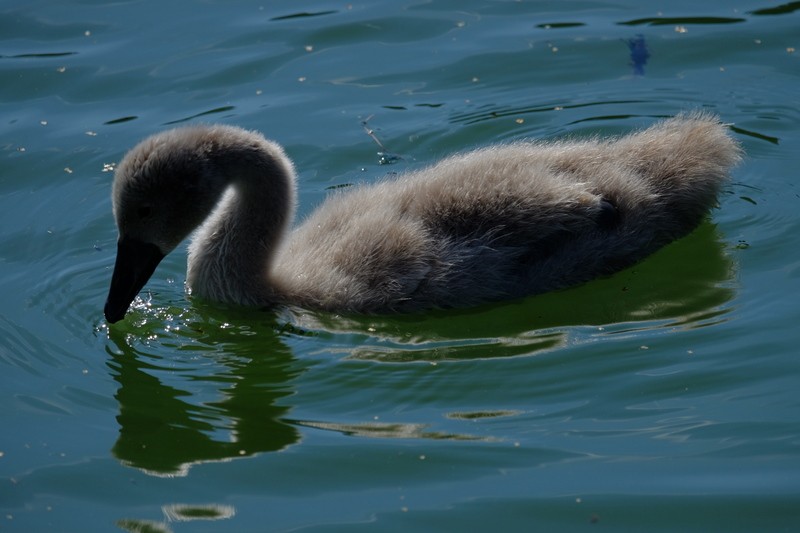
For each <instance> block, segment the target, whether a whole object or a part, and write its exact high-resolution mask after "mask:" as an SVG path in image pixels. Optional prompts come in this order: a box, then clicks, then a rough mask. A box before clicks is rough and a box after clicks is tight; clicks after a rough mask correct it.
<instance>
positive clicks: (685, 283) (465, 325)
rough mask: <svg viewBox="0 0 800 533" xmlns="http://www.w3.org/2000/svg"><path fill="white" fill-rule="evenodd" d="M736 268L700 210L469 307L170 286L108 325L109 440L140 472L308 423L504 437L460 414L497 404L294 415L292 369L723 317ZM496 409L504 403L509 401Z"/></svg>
mask: <svg viewBox="0 0 800 533" xmlns="http://www.w3.org/2000/svg"><path fill="white" fill-rule="evenodd" d="M687 257H690V258H692V261H691V262H687V261H686V258H687ZM734 279H735V264H734V263H733V261H732V260H731V258H730V256H729V253H728V252H727V251H726V246H725V244H724V243H723V242H722V241H721V238H720V235H719V234H718V232H717V230H716V229H715V228H714V226H713V225H712V224H710V223H704V224H702V225H701V226H700V227H699V228H698V229H697V231H695V232H693V233H692V234H691V235H689V236H688V237H687V238H685V239H682V240H680V241H677V242H675V243H673V244H672V245H670V246H667V247H666V248H664V249H663V250H661V251H660V252H659V253H657V254H655V255H654V256H653V257H651V258H649V259H648V260H646V261H644V262H642V263H640V264H638V265H636V266H635V267H632V268H630V269H627V270H625V271H622V272H620V273H618V274H616V275H613V276H611V277H608V278H604V279H600V280H596V281H593V282H591V283H588V284H586V285H583V286H581V287H577V288H573V289H569V290H565V291H559V292H556V293H550V294H545V295H539V296H535V297H529V298H525V299H521V300H517V301H513V302H507V303H500V304H495V305H490V306H483V307H478V308H474V309H469V310H461V311H447V312H445V311H440V312H434V313H431V312H427V313H425V314H420V315H398V316H380V317H376V316H362V315H341V314H331V313H309V312H307V311H305V310H302V309H292V310H290V311H288V312H280V313H276V312H275V311H274V310H247V309H241V308H235V307H234V308H223V309H221V308H219V307H218V306H216V305H212V304H203V303H202V302H193V303H192V304H191V305H190V306H189V307H188V308H181V307H179V306H180V305H186V304H185V302H184V301H182V300H181V296H182V295H181V294H178V291H177V290H176V294H175V295H174V299H175V301H176V302H178V303H179V306H178V307H168V308H166V309H165V308H159V307H158V306H153V307H144V306H142V307H136V306H135V307H134V309H133V310H132V311H131V315H132V316H131V317H130V320H129V321H126V323H124V324H120V326H117V327H113V328H109V329H108V330H107V331H108V339H109V343H108V345H107V351H108V353H109V354H110V355H111V359H110V361H109V363H108V365H109V368H110V371H111V375H112V377H113V379H114V380H116V381H117V382H118V384H119V389H118V391H117V393H116V399H117V401H118V403H119V416H118V417H117V421H118V423H119V426H120V429H119V437H118V439H117V442H116V444H115V445H114V447H113V450H112V451H113V453H114V455H115V457H117V458H118V459H119V460H120V461H121V462H122V463H123V464H125V465H128V466H131V467H134V468H137V469H140V470H141V471H143V472H146V473H148V474H151V475H158V476H184V475H187V474H188V472H189V470H190V469H191V467H192V465H197V464H201V463H207V462H219V461H230V460H234V459H240V460H248V459H250V458H253V457H254V456H256V455H259V454H263V453H268V452H275V451H280V450H284V449H286V448H288V447H290V446H293V445H297V444H298V443H300V441H301V436H302V434H303V433H304V432H306V431H316V430H323V431H335V432H338V433H340V434H343V435H350V436H352V437H371V438H390V439H400V438H415V439H448V440H459V441H475V440H486V439H489V440H492V441H495V440H502V439H503V437H504V436H503V435H486V434H481V435H480V437H476V436H475V435H474V434H473V433H472V432H471V430H470V428H471V427H473V426H470V425H469V421H470V420H474V419H475V418H476V417H481V416H484V415H486V416H489V415H487V413H494V412H495V411H497V409H496V408H495V407H491V408H489V407H488V406H487V409H485V410H482V409H478V410H477V411H469V412H464V411H463V410H462V409H461V408H460V407H459V406H453V407H452V408H451V409H449V410H448V412H447V413H443V418H442V426H441V427H438V426H437V423H431V421H430V420H400V421H390V420H381V421H380V422H376V421H374V420H370V421H368V422H365V423H358V422H355V423H354V422H353V421H352V419H351V418H347V417H344V416H343V417H342V419H340V420H337V419H335V418H334V419H330V418H329V417H327V416H325V415H323V416H319V417H313V416H311V417H308V416H306V417H303V418H302V419H301V418H300V417H297V416H292V413H291V411H292V407H293V403H292V402H293V398H295V397H296V394H297V392H298V384H297V382H298V380H299V378H301V377H302V376H303V375H304V373H305V372H307V371H308V370H309V368H311V367H312V366H313V365H314V364H315V362H316V361H317V359H315V358H317V357H323V358H325V359H329V358H330V359H332V360H333V361H336V360H337V359H338V360H340V361H344V360H345V359H362V360H363V359H369V360H372V361H377V362H382V363H396V364H404V363H418V362H421V361H427V362H431V363H440V362H441V363H447V362H450V363H451V364H458V363H459V362H460V361H470V360H474V359H493V358H503V357H529V356H534V355H538V356H541V355H544V354H548V358H550V357H555V356H557V354H559V353H561V351H563V350H568V349H569V348H570V347H571V346H574V345H575V344H576V343H580V342H584V341H585V342H590V341H592V340H594V339H596V338H597V337H598V336H604V337H605V338H606V339H608V340H609V342H611V341H613V339H614V338H615V336H617V335H620V334H622V336H624V335H630V334H635V333H636V332H638V331H641V332H643V333H644V334H645V335H646V334H647V331H648V330H653V329H658V328H663V329H670V330H673V329H676V328H677V329H688V328H698V327H705V326H708V325H713V324H715V323H718V322H720V321H724V320H726V315H727V313H728V311H730V309H731V308H730V302H731V300H732V299H733V297H734V295H735V287H733V285H732V280H734ZM176 310H177V311H176ZM292 345H294V346H297V347H298V348H297V349H300V348H299V347H301V346H302V347H303V350H304V351H305V352H308V350H309V345H313V346H314V348H313V350H311V351H313V352H314V353H316V354H317V355H315V356H314V358H309V357H308V353H306V355H304V356H303V357H295V356H294V354H293V353H292V348H291V346H292ZM298 355H300V354H299V353H298ZM334 364H336V363H335V362H334ZM532 364H535V363H533V362H532ZM476 379H477V378H476ZM316 381H317V380H316V379H315V382H316ZM326 386H327V387H330V386H331V384H330V383H325V384H322V383H320V384H319V387H322V390H321V391H319V394H326V392H325V390H324V387H326ZM335 386H336V387H343V385H335ZM476 386H479V384H476ZM359 392H362V391H355V390H352V391H351V390H347V389H345V390H341V389H339V390H336V391H328V392H327V394H332V395H335V396H336V397H342V396H346V395H348V394H357V393H359ZM498 416H514V411H513V410H509V411H508V412H502V413H500V414H499V415H498ZM445 418H447V419H448V420H449V421H450V422H445V421H444V419H445ZM460 420H461V421H464V424H467V425H463V426H462V425H461V424H460V423H459V421H460Z"/></svg>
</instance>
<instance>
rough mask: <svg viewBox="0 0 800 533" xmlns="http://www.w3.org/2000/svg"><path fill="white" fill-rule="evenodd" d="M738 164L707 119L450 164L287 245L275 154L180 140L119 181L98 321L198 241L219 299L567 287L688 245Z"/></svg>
mask: <svg viewBox="0 0 800 533" xmlns="http://www.w3.org/2000/svg"><path fill="white" fill-rule="evenodd" d="M739 158H740V149H739V147H738V145H737V144H736V142H735V141H733V139H731V137H730V136H729V135H728V134H727V131H726V128H725V127H724V126H723V125H721V124H720V123H719V121H718V120H717V119H716V118H715V117H712V116H709V115H706V114H700V113H694V114H686V115H680V116H678V117H676V118H673V119H669V120H665V121H663V122H660V123H657V124H655V125H654V126H652V127H650V128H648V129H646V130H644V131H641V132H638V133H634V134H631V135H628V136H625V137H622V138H619V139H616V140H598V139H594V140H582V141H575V142H570V141H557V142H515V143H511V144H504V145H496V146H490V147H487V148H482V149H478V150H475V151H472V152H468V153H464V154H459V155H455V156H452V157H449V158H447V159H444V160H443V161H441V162H439V163H437V164H434V165H432V166H430V167H427V168H425V169H423V170H419V171H416V172H412V173H408V174H405V175H402V176H400V177H398V178H395V179H392V180H386V181H382V182H379V183H377V184H372V185H362V186H357V187H354V188H352V189H349V190H345V191H343V192H337V193H335V194H333V195H332V196H331V197H330V198H328V199H327V200H326V201H325V203H323V204H322V205H321V206H320V207H319V208H318V209H317V210H316V211H315V212H314V213H313V214H312V215H311V216H310V217H309V218H308V219H307V220H306V221H305V222H304V223H303V224H301V225H300V226H299V227H298V228H297V229H295V230H293V231H289V226H290V224H291V220H292V218H293V215H294V207H295V181H296V179H295V174H294V170H293V167H292V163H291V161H290V160H289V159H288V158H287V157H286V155H285V154H284V152H283V150H282V149H281V148H280V147H279V146H278V145H277V144H275V143H272V142H270V141H268V140H266V139H264V137H262V136H261V135H260V134H259V133H256V132H250V131H245V130H243V129H240V128H236V127H231V126H190V127H187V128H179V129H175V130H171V131H167V132H164V133H160V134H157V135H154V136H152V137H150V138H148V139H146V140H144V141H143V142H141V143H140V144H139V145H137V146H136V147H134V148H133V149H132V150H131V151H130V152H129V153H128V154H127V155H126V156H125V158H124V159H123V160H122V162H121V163H120V164H119V166H118V167H117V171H116V176H115V180H114V186H113V192H112V200H113V206H114V214H115V217H116V220H117V226H118V228H119V233H120V236H119V244H118V256H117V263H116V265H115V271H114V274H113V276H112V284H111V290H110V292H109V297H108V300H107V302H106V306H105V314H106V318H107V319H108V320H109V321H110V322H114V321H117V320H119V319H121V318H122V317H123V316H124V314H125V311H126V310H127V308H128V306H129V304H130V302H131V301H132V300H133V299H134V298H135V296H136V293H137V292H138V291H139V290H140V289H141V288H142V287H143V286H144V283H145V282H146V281H147V279H148V278H149V277H150V275H151V274H152V272H153V270H154V269H155V266H156V265H157V264H158V261H160V259H161V258H162V257H163V256H164V255H166V254H167V253H169V252H170V251H172V250H173V249H174V248H175V247H176V246H177V245H178V244H179V243H180V242H181V241H182V240H183V239H185V238H186V237H187V236H188V235H189V234H190V233H191V232H192V231H193V230H195V229H196V228H197V231H196V233H195V234H194V237H193V239H192V242H191V245H190V246H189V261H188V275H187V283H188V285H189V287H190V289H191V292H192V295H194V296H199V297H202V298H206V299H210V300H215V301H220V302H227V303H233V304H241V305H250V306H265V305H274V304H293V305H298V306H302V307H306V308H311V309H323V310H332V311H350V312H368V313H383V312H408V311H415V310H420V309H426V308H432V307H455V306H459V307H460V306H470V305H475V304H478V303H481V302H487V301H493V300H501V299H507V298H514V297H519V296H523V295H529V294H535V293H541V292H545V291H550V290H553V289H558V288H563V287H567V286H570V285H574V284H577V283H580V282H583V281H587V280H589V279H592V278H594V277H597V276H600V275H604V274H609V273H612V272H614V271H617V270H619V269H622V268H624V267H626V266H629V265H631V264H633V263H635V262H636V261H639V260H640V259H642V258H644V257H645V256H647V255H649V254H651V253H652V252H654V251H656V250H657V249H659V248H660V247H662V246H664V245H665V244H667V243H669V242H670V241H672V240H674V239H676V238H679V237H681V236H683V235H686V234H687V233H689V232H690V231H691V230H692V229H694V228H695V227H696V226H697V225H698V224H699V223H700V222H701V221H702V219H703V217H704V216H705V214H706V213H707V211H708V210H709V208H710V207H711V206H712V205H713V204H714V203H715V201H716V198H717V194H718V193H719V190H720V188H721V186H722V184H723V183H724V181H725V179H726V177H727V175H728V172H729V170H730V168H731V167H732V166H733V165H734V164H735V163H736V162H737V161H738V160H739ZM198 226H199V228H198Z"/></svg>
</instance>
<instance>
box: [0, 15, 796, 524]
mask: <svg viewBox="0 0 800 533" xmlns="http://www.w3.org/2000/svg"><path fill="white" fill-rule="evenodd" d="M798 28H800V3H798V2H789V3H784V4H779V3H769V2H757V1H747V2H744V3H740V4H737V5H736V7H735V8H734V7H732V5H731V4H730V3H728V2H723V1H715V2H705V3H698V2H687V1H683V0H673V1H672V2H665V3H661V2H654V1H646V2H633V1H631V0H625V1H617V2H592V1H581V2H579V1H564V2H555V1H552V2H545V1H542V2H524V1H467V2H463V1H459V2H455V1H448V0H437V1H434V2H430V1H416V2H415V1H403V2H391V1H388V0H384V1H376V2H368V3H363V4H362V3H356V2H352V3H346V2H331V1H327V0H319V1H315V2H271V3H270V2H264V3H258V2H249V1H234V2H227V1H225V2H223V1H205V2H198V3H188V2H178V3H169V2H152V1H123V2H116V3H111V4H107V3H105V2H97V1H90V0H83V1H77V0H71V1H58V2H56V1H54V0H42V1H36V2H28V3H24V5H23V4H20V5H19V6H17V7H13V6H10V5H8V4H4V5H3V6H2V7H0V79H1V80H2V83H0V120H1V122H0V123H2V130H0V131H1V132H2V133H1V137H0V158H1V159H0V161H2V163H0V164H1V165H2V167H0V169H1V170H0V228H2V229H1V230H0V294H2V296H3V297H2V299H0V428H2V430H0V511H1V512H0V531H113V530H117V531H120V530H121V531H174V532H176V533H178V532H184V531H187V532H188V531H237V532H239V531H254V532H255V531H288V530H292V531H298V530H299V531H400V530H403V531H407V530H412V529H413V530H418V531H449V530H475V531H483V530H489V529H492V528H502V529H503V530H510V531H522V530H525V531H531V530H532V531H570V530H576V531H577V530H585V529H586V528H591V527H602V528H604V529H610V530H615V531H658V530H663V531H692V530H694V531H790V530H795V529H796V528H797V527H798V523H800V522H799V521H800V395H799V394H798V390H800V372H798V371H799V370H800V359H799V357H800V349H798V341H799V340H800V334H798V330H797V324H798V318H800V312H798V307H799V306H798V301H797V294H799V293H800V254H798V249H800V216H798V212H799V211H798V207H800V191H799V190H798V185H797V183H798V181H797V169H798V167H799V166H800V151H798V149H797V146H798V145H799V144H800V97H798V89H797V88H798V81H800V52H798V51H796V50H795V48H796V47H798V46H800V30H799V29H798ZM639 36H640V37H639ZM631 40H633V43H634V44H636V43H639V45H641V44H642V43H643V44H644V46H646V48H647V50H648V51H649V57H648V58H646V63H645V62H644V59H645V58H643V55H642V54H641V48H639V49H638V50H639V52H638V53H637V52H636V50H637V48H636V46H634V51H633V56H634V57H633V58H632V57H631V55H632V51H631V48H630V47H629V43H630V42H631ZM696 108H704V109H709V110H712V111H714V112H716V113H718V114H719V115H720V116H721V117H722V119H723V120H724V121H725V122H728V123H730V124H732V126H731V128H732V131H733V134H734V135H735V136H736V138H737V139H738V140H739V141H740V142H741V143H742V145H743V147H744V148H745V150H746V152H747V158H746V160H745V161H744V163H743V164H742V165H741V166H739V167H738V168H737V169H736V170H735V171H734V175H733V180H732V182H731V183H730V184H729V185H728V186H727V187H726V189H725V191H724V194H723V195H722V197H721V198H720V201H719V208H718V209H715V210H714V211H713V212H712V213H711V215H710V217H709V220H708V222H706V223H704V224H703V225H702V226H701V227H700V228H698V230H697V231H696V232H694V233H693V234H691V235H690V236H688V237H687V238H685V239H683V240H681V241H678V242H676V243H674V244H672V245H670V246H668V247H667V248H665V249H664V250H662V251H660V252H659V253H657V254H655V255H654V256H652V257H650V258H648V259H647V260H646V261H644V262H642V263H641V264H639V265H637V266H635V267H634V268H631V269H629V270H627V271H624V272H621V273H619V274H617V275H615V276H612V277H609V278H605V279H601V280H597V281H594V282H591V283H588V284H586V285H583V286H581V287H577V288H574V289H571V290H568V291H562V292H558V293H553V294H547V295H543V296H539V297H534V298H528V299H524V300H520V301H513V302H507V303H501V304H496V305H491V306H485V307H481V308H478V309H470V310H463V311H454V312H453V311H451V312H433V313H428V314H424V315H416V316H399V317H381V318H375V317H371V318H370V317H341V316H335V315H328V314H313V313H308V312H306V311H304V310H302V309H283V310H278V311H274V312H258V311H247V310H241V309H230V308H224V307H219V306H213V305H208V304H203V303H199V302H194V301H190V300H188V299H187V298H186V297H185V295H184V287H183V282H184V277H185V274H184V273H185V255H184V254H183V253H176V254H173V255H172V256H170V257H169V258H167V260H165V262H164V263H163V264H162V265H161V266H160V267H159V270H158V271H157V272H156V275H155V276H154V278H153V280H152V281H151V282H150V284H149V285H148V290H147V291H146V292H144V293H143V294H142V298H141V299H140V300H139V301H138V302H137V304H136V306H135V308H134V309H133V311H132V312H131V313H129V315H128V318H127V319H126V320H125V321H123V322H122V323H120V324H117V325H115V326H114V327H113V328H108V327H107V326H106V324H105V322H104V320H103V318H102V306H103V302H104V300H105V295H106V290H107V286H108V283H109V278H110V272H111V267H112V266H113V261H114V252H115V240H116V228H115V227H114V222H113V218H112V216H111V209H110V208H111V206H110V200H109V193H110V184H111V179H112V176H113V172H112V171H111V170H113V167H114V164H115V163H116V162H117V161H119V160H120V158H121V157H122V155H123V154H124V152H125V151H126V150H127V149H128V148H129V147H131V146H132V145H133V144H134V143H136V142H137V141H138V140H139V139H141V138H142V137H144V136H146V135H148V134H150V133H153V132H156V131H161V130H163V129H165V128H167V127H169V126H170V125H173V124H179V123H186V122H212V121H214V122H217V121H218V122H224V123H229V124H236V125H240V126H244V127H247V128H254V129H259V130H261V131H263V132H264V133H265V134H266V135H267V136H269V137H271V138H273V139H274V140H276V141H278V142H280V143H282V144H283V145H285V147H286V150H287V152H288V154H289V155H290V156H291V157H292V158H293V159H294V161H295V163H296V165H297V168H298V170H299V176H300V202H301V208H300V216H303V215H305V214H307V213H309V212H310V211H311V210H312V209H313V208H314V206H316V205H318V204H319V203H320V202H321V201H322V199H323V198H324V197H325V196H326V195H327V194H329V193H330V191H331V190H332V189H335V188H338V187H342V186H347V185H349V184H353V183H357V182H362V181H371V180H378V179H382V178H384V177H385V176H386V175H387V174H392V173H397V172H402V171H405V170H408V169H412V168H417V167H420V166H422V165H425V164H427V163H430V162H432V161H434V160H436V159H438V158H440V157H442V156H444V155H446V154H449V153H451V152H454V151H458V150H462V149H466V148H472V147H476V146H481V145H485V144H489V143H492V142H496V141H505V140H513V139H521V138H528V137H543V138H557V137H562V136H574V137H581V136H590V135H611V134H621V133H626V132H629V131H631V130H632V129H635V128H638V127H643V126H646V125H649V124H651V123H653V122H654V121H655V120H656V119H657V118H658V117H662V116H669V115H674V114H676V113H678V112H680V111H682V110H686V109H696ZM365 123H366V125H365ZM368 130H369V131H372V135H369V134H368ZM373 137H374V138H373ZM376 140H377V141H379V142H380V144H381V145H382V146H379V145H378V143H377V142H376ZM379 152H382V153H383V155H381V154H379ZM387 154H388V155H387Z"/></svg>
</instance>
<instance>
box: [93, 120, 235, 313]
mask: <svg viewBox="0 0 800 533" xmlns="http://www.w3.org/2000/svg"><path fill="white" fill-rule="evenodd" d="M215 138H216V136H215V135H214V129H213V128H203V127H189V128H180V129H176V130H171V131H167V132H164V133H161V134H157V135H154V136H152V137H150V138H148V139H146V140H144V141H142V142H141V143H139V144H138V145H137V146H135V147H134V148H133V149H131V150H130V151H129V152H128V153H127V154H126V155H125V157H124V158H123V159H122V161H121V162H120V164H119V165H118V166H117V169H116V172H115V175H114V185H113V187H112V193H111V200H112V205H113V211H114V218H115V220H116V223H117V228H118V230H119V238H118V240H117V259H116V263H115V265H114V273H113V275H112V278H111V287H110V289H109V293H108V298H107V300H106V304H105V308H104V313H105V316H106V319H107V320H108V321H109V322H111V323H113V322H117V321H119V320H121V319H122V318H123V317H124V316H125V313H126V311H127V310H128V307H129V306H130V304H131V302H132V301H133V299H134V298H136V295H137V294H138V293H139V291H140V290H141V289H142V287H144V284H145V283H146V282H147V280H148V279H149V278H150V276H152V274H153V272H154V271H155V269H156V266H158V264H159V263H160V262H161V260H162V259H163V258H164V257H165V256H166V255H167V254H168V253H169V252H171V251H172V250H173V249H174V248H175V247H177V246H178V244H180V242H181V241H183V240H184V239H185V238H186V237H187V236H188V235H189V234H190V233H191V232H192V230H194V229H195V228H196V227H197V226H198V225H200V223H201V222H202V221H203V220H204V219H205V218H206V217H207V216H208V215H209V213H210V212H211V211H212V210H213V209H214V206H215V205H216V203H217V202H218V201H219V199H220V197H221V196H222V194H223V192H224V190H225V188H226V186H227V183H226V182H225V180H224V179H223V177H222V176H220V173H219V172H218V171H217V169H216V166H217V165H216V164H215V162H214V153H215V148H216V146H215Z"/></svg>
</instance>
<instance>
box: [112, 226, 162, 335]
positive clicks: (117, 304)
mask: <svg viewBox="0 0 800 533" xmlns="http://www.w3.org/2000/svg"><path fill="white" fill-rule="evenodd" d="M162 259H164V254H162V253H161V250H160V249H159V248H158V246H156V245H155V244H151V243H148V242H142V241H139V240H136V239H129V238H123V237H120V240H119V241H117V262H116V263H115V264H114V274H112V275H111V288H110V289H109V291H108V298H107V299H106V306H105V308H104V309H103V312H104V313H105V315H106V320H108V322H109V323H111V324H113V323H114V322H119V321H120V320H122V319H123V318H124V317H125V313H126V312H127V311H128V307H129V306H130V305H131V302H132V301H133V299H134V298H136V295H137V294H139V291H140V290H142V287H144V284H145V283H147V280H148V279H150V276H152V275H153V272H154V271H155V269H156V267H157V266H158V263H160V262H161V260H162Z"/></svg>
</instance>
